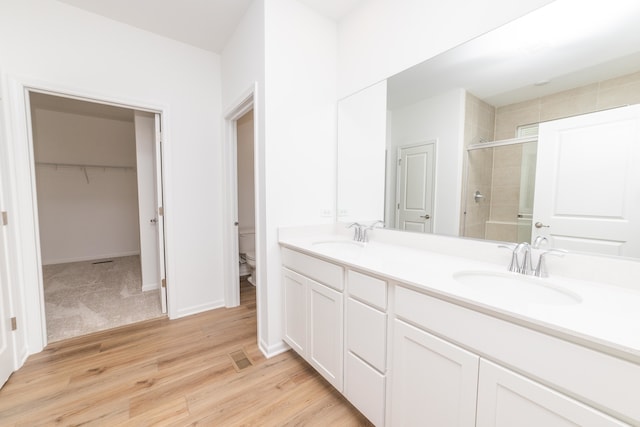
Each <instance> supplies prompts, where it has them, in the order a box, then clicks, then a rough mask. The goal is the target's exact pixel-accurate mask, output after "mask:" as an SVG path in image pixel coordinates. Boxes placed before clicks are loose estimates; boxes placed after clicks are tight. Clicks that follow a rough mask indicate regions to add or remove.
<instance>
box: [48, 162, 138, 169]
mask: <svg viewBox="0 0 640 427" xmlns="http://www.w3.org/2000/svg"><path fill="white" fill-rule="evenodd" d="M36 165H38V166H53V167H56V168H57V167H61V168H79V169H86V168H96V169H124V170H135V167H133V166H113V165H83V164H78V163H50V162H36Z"/></svg>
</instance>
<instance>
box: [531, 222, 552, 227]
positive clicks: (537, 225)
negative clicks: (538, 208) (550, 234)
mask: <svg viewBox="0 0 640 427" xmlns="http://www.w3.org/2000/svg"><path fill="white" fill-rule="evenodd" d="M534 225H535V227H536V228H543V227H544V228H549V226H548V225H544V224H543V223H541V222H540V221H538V222H536V223H535V224H534Z"/></svg>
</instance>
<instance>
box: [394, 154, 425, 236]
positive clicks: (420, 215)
mask: <svg viewBox="0 0 640 427" xmlns="http://www.w3.org/2000/svg"><path fill="white" fill-rule="evenodd" d="M434 153H435V147H434V144H433V143H428V144H421V145H415V146H411V147H404V148H402V147H401V148H400V149H399V154H398V193H397V194H398V203H397V210H398V214H397V216H396V218H397V220H396V227H397V228H399V229H401V230H408V231H415V232H419V233H431V232H432V223H433V188H434V185H433V184H434V183H433V179H434V173H433V165H434V159H433V158H434Z"/></svg>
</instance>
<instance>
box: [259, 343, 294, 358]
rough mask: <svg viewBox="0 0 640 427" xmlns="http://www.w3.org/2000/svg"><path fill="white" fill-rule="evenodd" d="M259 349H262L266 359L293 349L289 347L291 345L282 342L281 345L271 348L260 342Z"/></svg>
mask: <svg viewBox="0 0 640 427" xmlns="http://www.w3.org/2000/svg"><path fill="white" fill-rule="evenodd" d="M258 347H259V348H260V351H261V352H262V354H264V357H266V358H267V359H269V358H271V357H274V356H277V355H279V354H281V353H284V352H285V351H288V350H290V349H291V347H289V345H288V344H287V343H286V342H284V341H280V342H279V343H277V344H274V345H271V346H270V345H268V344H267V343H265V342H264V341H263V340H260V342H259V343H258Z"/></svg>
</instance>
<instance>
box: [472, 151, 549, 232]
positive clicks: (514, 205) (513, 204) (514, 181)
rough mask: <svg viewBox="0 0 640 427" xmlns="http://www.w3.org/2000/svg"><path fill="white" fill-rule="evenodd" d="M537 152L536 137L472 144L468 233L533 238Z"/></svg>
mask: <svg viewBox="0 0 640 427" xmlns="http://www.w3.org/2000/svg"><path fill="white" fill-rule="evenodd" d="M481 145H486V147H482V146H481ZM536 154H537V141H535V139H534V140H532V139H528V140H526V141H524V142H523V140H522V139H515V140H513V141H507V142H500V143H496V144H494V143H486V144H476V145H474V146H470V147H469V149H468V151H467V165H466V166H467V171H466V182H465V194H466V196H465V200H464V202H465V203H464V215H463V225H462V234H463V235H464V236H465V237H472V238H476V239H487V240H497V241H506V242H530V241H531V219H532V214H533V196H534V185H535V174H536Z"/></svg>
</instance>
